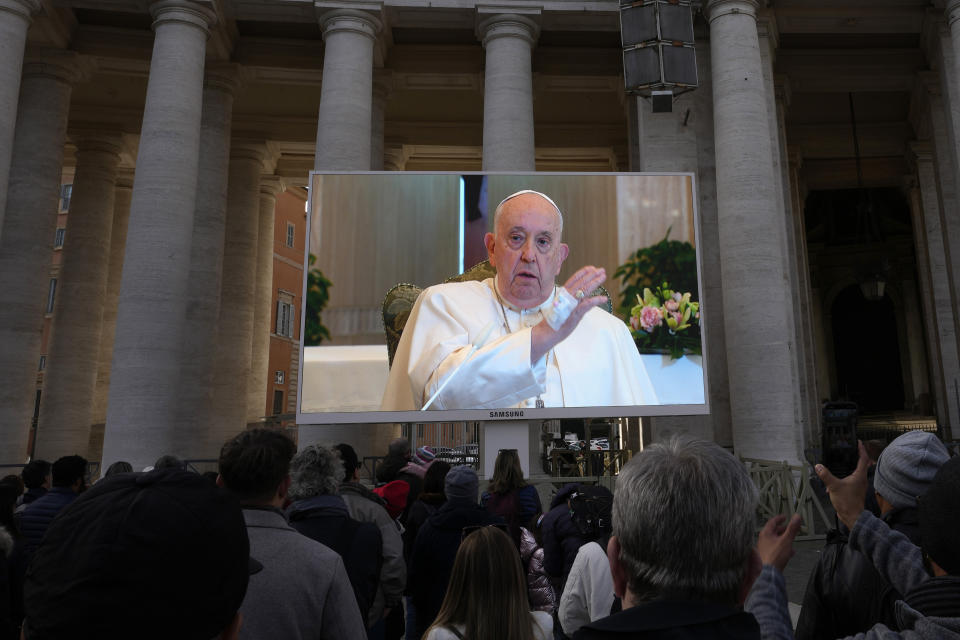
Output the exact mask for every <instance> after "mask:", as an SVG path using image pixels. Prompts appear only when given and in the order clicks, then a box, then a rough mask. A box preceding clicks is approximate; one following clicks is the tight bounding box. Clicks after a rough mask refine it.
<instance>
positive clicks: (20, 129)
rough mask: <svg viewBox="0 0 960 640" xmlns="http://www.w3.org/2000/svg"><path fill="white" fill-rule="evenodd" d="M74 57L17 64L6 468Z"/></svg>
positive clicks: (27, 385) (46, 56) (4, 347)
mask: <svg viewBox="0 0 960 640" xmlns="http://www.w3.org/2000/svg"><path fill="white" fill-rule="evenodd" d="M78 58H79V57H78V56H77V54H75V53H72V52H67V51H36V52H31V53H30V55H28V56H27V60H26V62H25V63H24V65H23V79H22V82H21V85H20V105H19V119H18V122H17V130H16V135H15V137H14V141H13V162H12V164H11V166H10V181H9V192H8V194H7V205H8V207H7V211H8V215H7V216H5V219H4V221H3V234H2V236H0V371H3V376H4V384H2V385H0V451H2V452H3V454H2V455H3V459H4V460H5V461H8V462H21V461H23V460H25V459H26V456H27V438H28V434H29V431H30V422H31V418H32V416H33V407H34V400H35V395H36V391H35V389H36V380H37V365H38V363H39V360H40V333H41V327H42V321H43V313H44V308H45V306H46V301H47V280H48V278H49V266H50V255H51V248H52V246H53V235H54V231H55V229H56V226H57V209H58V206H57V202H58V200H59V198H60V171H61V169H62V167H63V145H64V142H65V141H66V134H67V113H68V111H69V108H70V91H71V82H73V81H74V80H75V79H76V77H77V74H78V62H79V60H78Z"/></svg>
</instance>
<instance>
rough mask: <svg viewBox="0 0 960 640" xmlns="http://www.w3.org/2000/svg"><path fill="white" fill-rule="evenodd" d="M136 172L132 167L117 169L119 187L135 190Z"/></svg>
mask: <svg viewBox="0 0 960 640" xmlns="http://www.w3.org/2000/svg"><path fill="white" fill-rule="evenodd" d="M134 174H135V172H134V170H133V169H131V168H121V169H118V170H117V189H127V190H130V191H132V190H133V176H134Z"/></svg>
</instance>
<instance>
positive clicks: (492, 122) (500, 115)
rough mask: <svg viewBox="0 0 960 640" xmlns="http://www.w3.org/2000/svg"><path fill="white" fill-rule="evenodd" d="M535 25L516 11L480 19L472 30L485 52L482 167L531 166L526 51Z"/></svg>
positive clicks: (516, 168) (530, 95) (533, 38)
mask: <svg viewBox="0 0 960 640" xmlns="http://www.w3.org/2000/svg"><path fill="white" fill-rule="evenodd" d="M539 32H540V28H539V27H538V26H537V24H536V23H535V22H534V21H533V20H531V19H530V18H527V17H526V16H520V15H516V14H510V13H505V14H496V15H493V16H490V17H489V18H486V19H484V20H483V21H482V22H480V24H479V26H478V27H477V34H478V36H479V37H480V39H481V40H482V42H483V48H484V49H485V50H486V58H485V60H486V69H485V71H484V76H483V168H484V170H485V171H490V170H493V171H500V170H505V171H534V170H536V162H535V148H534V141H533V70H532V67H531V61H530V56H531V53H530V52H531V49H532V47H533V45H534V44H535V43H536V41H537V38H538V37H539V35H540V33H539Z"/></svg>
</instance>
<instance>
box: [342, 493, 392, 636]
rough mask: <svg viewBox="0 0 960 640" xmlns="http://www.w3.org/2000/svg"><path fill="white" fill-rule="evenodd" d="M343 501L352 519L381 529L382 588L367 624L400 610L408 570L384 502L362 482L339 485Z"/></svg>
mask: <svg viewBox="0 0 960 640" xmlns="http://www.w3.org/2000/svg"><path fill="white" fill-rule="evenodd" d="M340 497H341V498H343V501H344V502H345V503H346V504H347V510H348V511H349V512H350V517H351V518H353V519H354V520H359V521H360V522H372V523H374V524H375V525H377V527H379V528H380V536H381V540H382V544H383V546H382V551H383V564H382V565H381V567H380V586H379V587H378V588H377V597H376V598H375V599H374V601H373V605H372V606H371V607H370V616H369V618H368V620H367V622H368V624H373V623H375V622H376V621H377V620H379V619H380V618H382V617H383V610H384V609H385V608H391V609H392V608H394V607H398V606H400V602H401V601H402V599H403V590H404V588H405V587H406V585H407V566H406V563H404V561H403V540H402V539H401V538H400V529H399V528H398V527H397V523H396V522H394V521H393V519H392V518H391V517H390V514H388V513H387V510H386V508H385V507H384V505H383V500H381V499H380V497H379V496H378V495H377V494H375V493H374V492H373V491H370V489H367V488H366V487H365V486H363V485H362V484H360V483H359V482H344V483H343V484H341V485H340Z"/></svg>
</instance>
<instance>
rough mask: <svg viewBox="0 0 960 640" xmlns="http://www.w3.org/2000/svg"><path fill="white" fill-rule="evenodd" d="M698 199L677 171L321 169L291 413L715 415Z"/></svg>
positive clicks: (315, 177) (445, 417)
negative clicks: (709, 383) (601, 273)
mask: <svg viewBox="0 0 960 640" xmlns="http://www.w3.org/2000/svg"><path fill="white" fill-rule="evenodd" d="M521 191H532V192H535V193H524V194H522V195H520V196H515V197H513V198H511V199H510V200H508V201H507V202H506V203H505V204H504V205H503V208H502V213H501V217H500V222H499V224H497V225H494V216H495V212H496V209H497V206H498V204H499V203H501V201H503V200H504V198H507V197H508V196H510V195H511V194H515V193H517V192H521ZM539 194H543V195H545V196H547V198H549V200H547V199H544V198H543V197H541V196H540V195H539ZM696 202H697V194H696V185H695V183H694V177H693V175H692V174H682V173H680V174H641V173H562V174H561V173H556V174H551V173H539V172H538V173H509V174H508V173H492V172H483V173H421V172H365V173H319V172H318V173H313V174H311V176H310V196H309V202H308V214H307V217H308V226H307V235H308V242H307V250H306V255H305V256H304V265H305V278H304V291H303V296H304V297H303V300H304V303H303V309H302V314H301V331H300V337H301V353H300V372H299V378H298V409H297V422H298V423H299V424H336V423H387V422H414V423H416V422H454V421H479V420H501V419H524V420H539V419H544V420H545V419H556V418H587V417H598V418H599V417H624V416H651V415H683V414H703V413H708V412H709V407H708V403H707V393H706V388H707V387H706V384H707V381H706V375H705V373H706V367H705V358H706V354H707V349H706V344H705V342H704V336H705V331H704V327H705V323H706V322H708V319H709V317H710V310H709V309H705V308H703V307H701V306H700V292H701V287H700V260H699V255H698V251H697V247H698V246H699V232H698V229H699V225H698V220H697V207H696ZM561 225H562V226H561ZM586 267H594V268H595V269H586ZM599 269H603V270H604V271H605V273H606V280H605V282H603V283H602V287H603V288H604V289H605V290H606V292H607V293H608V294H609V296H608V302H606V303H605V302H604V301H603V300H602V299H598V296H600V295H602V294H603V292H602V291H600V290H591V291H583V288H584V287H588V288H590V287H589V286H588V283H590V284H592V283H593V282H594V281H595V280H596V279H597V278H598V277H599V276H595V275H594V274H596V273H597V271H598V270H599ZM591 278H592V279H591ZM565 284H567V285H569V287H565V286H564V285H565ZM590 299H593V301H594V302H600V303H601V304H600V305H599V306H597V307H596V308H592V309H589V310H587V311H585V313H580V311H583V310H584V309H586V306H580V307H579V310H577V305H587V304H588V303H589V302H590ZM570 309H574V310H573V311H569V310H570ZM568 312H569V313H571V314H572V315H571V316H569V317H568V316H566V315H565V314H566V313H568ZM577 316H582V317H580V318H579V320H577ZM565 317H568V320H567V321H564V318H565ZM570 318H572V319H570Z"/></svg>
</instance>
